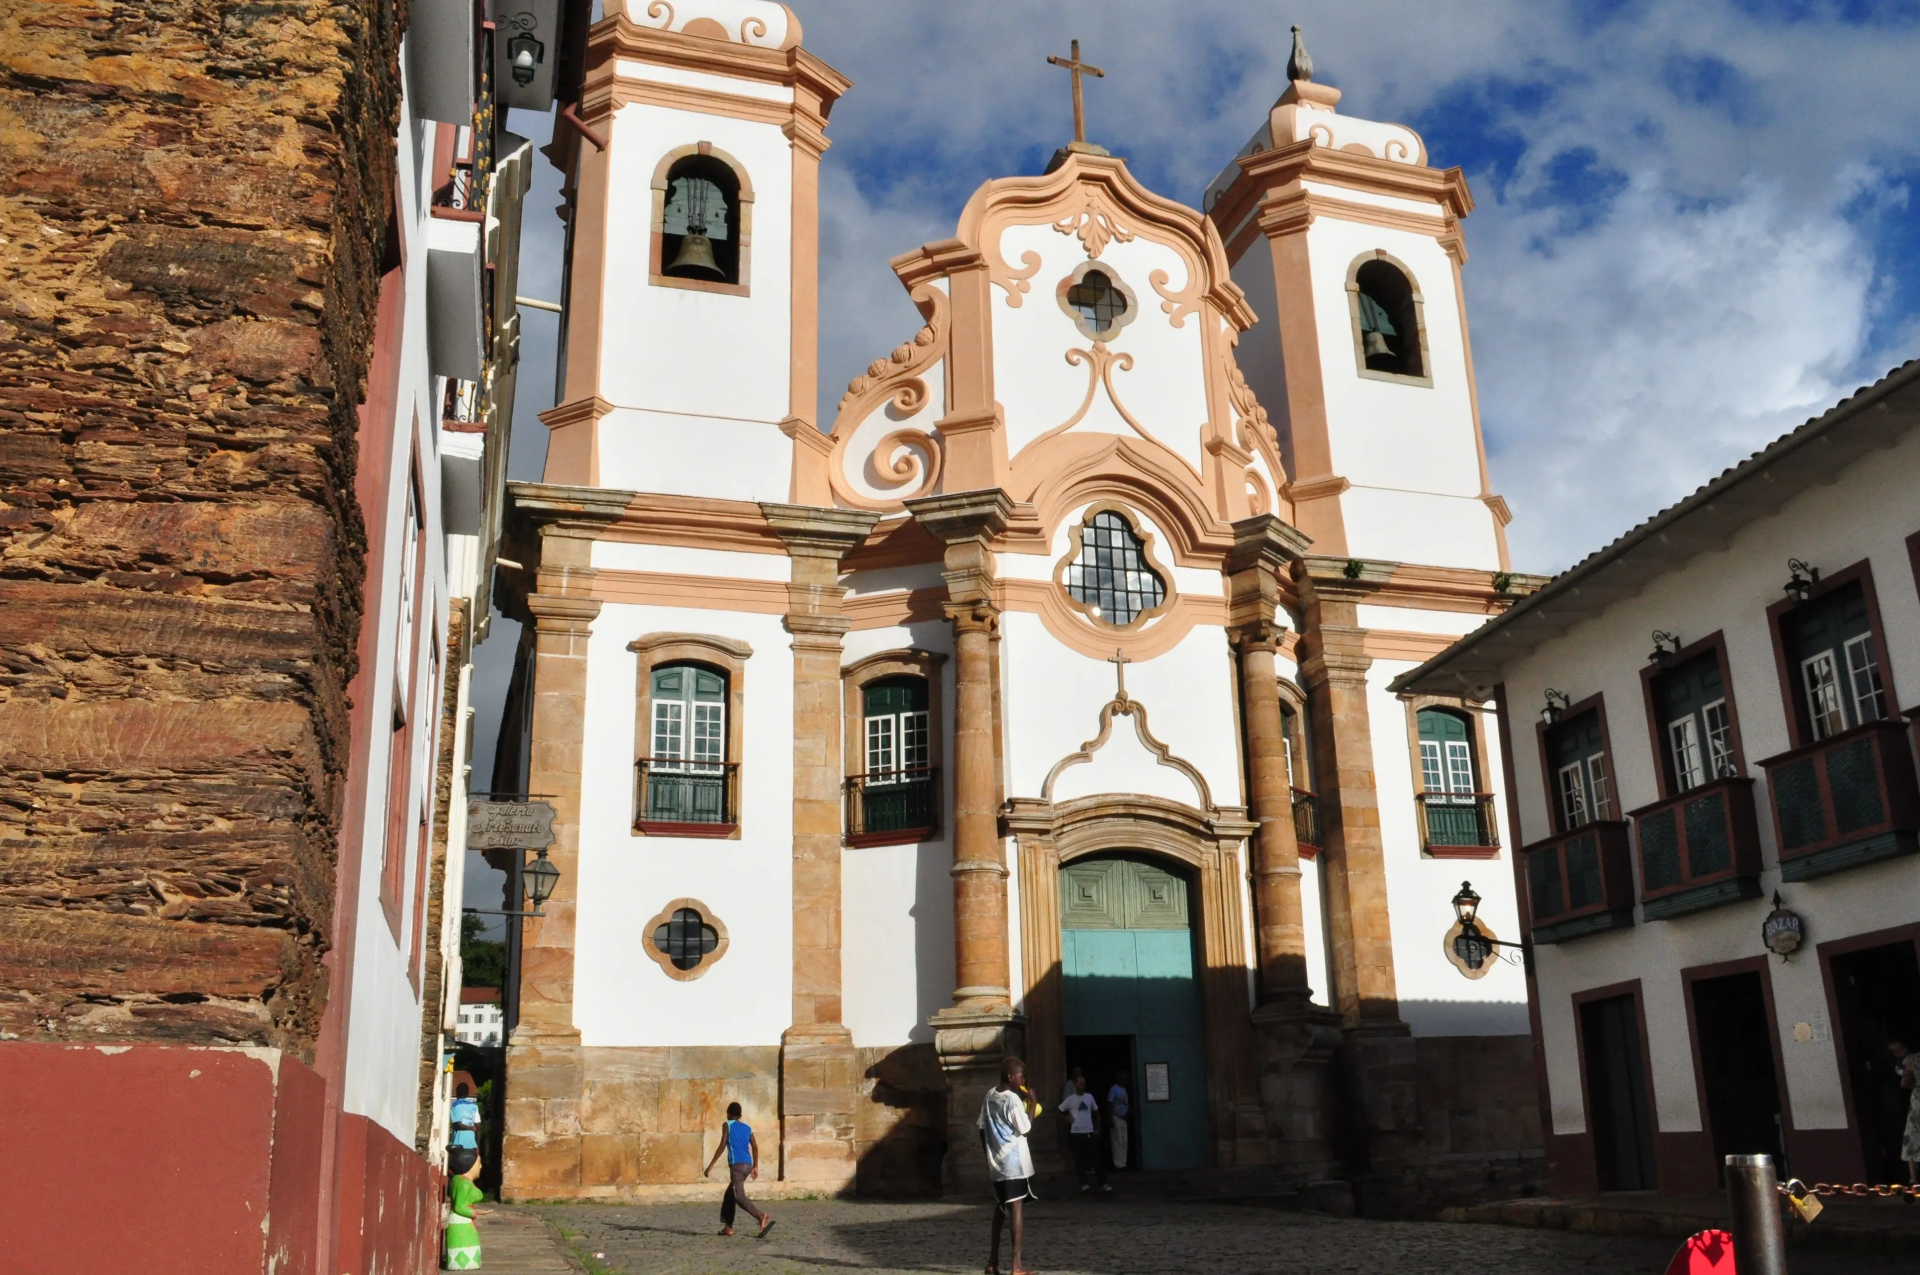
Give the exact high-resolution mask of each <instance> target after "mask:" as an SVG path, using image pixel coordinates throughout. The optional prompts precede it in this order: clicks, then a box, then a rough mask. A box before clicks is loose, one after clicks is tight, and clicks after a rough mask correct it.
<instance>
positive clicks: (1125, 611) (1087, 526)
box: [1061, 508, 1167, 628]
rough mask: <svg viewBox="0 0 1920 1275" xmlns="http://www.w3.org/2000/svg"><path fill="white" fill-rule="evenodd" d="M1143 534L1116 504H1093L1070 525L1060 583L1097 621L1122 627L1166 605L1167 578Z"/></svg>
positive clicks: (1091, 617)
mask: <svg viewBox="0 0 1920 1275" xmlns="http://www.w3.org/2000/svg"><path fill="white" fill-rule="evenodd" d="M1151 554H1152V547H1151V541H1150V539H1149V538H1146V537H1143V536H1141V535H1140V533H1139V532H1137V531H1135V530H1134V528H1133V524H1132V523H1131V522H1129V521H1128V520H1127V516H1126V515H1125V514H1123V513H1121V512H1120V511H1119V510H1118V509H1113V508H1095V509H1091V510H1088V511H1087V516H1086V518H1085V519H1084V520H1083V521H1082V522H1081V523H1080V525H1079V526H1077V527H1075V528H1074V529H1073V538H1072V545H1071V551H1070V553H1069V554H1068V557H1067V559H1066V561H1065V563H1064V564H1063V565H1064V567H1065V571H1064V572H1063V573H1062V578H1061V583H1062V584H1063V585H1064V586H1065V587H1066V591H1067V596H1068V597H1070V598H1072V599H1073V600H1074V601H1075V602H1077V603H1079V605H1080V609H1081V610H1083V611H1085V612H1086V613H1087V615H1088V617H1089V618H1090V619H1092V620H1094V621H1096V622H1097V623H1100V624H1110V625H1112V626H1114V627H1115V628H1126V627H1128V626H1129V625H1132V624H1136V623H1138V622H1139V621H1141V620H1143V619H1146V618H1147V617H1148V616H1151V615H1154V614H1155V613H1157V612H1158V611H1160V610H1161V609H1162V608H1163V607H1165V606H1166V602H1167V580H1166V576H1165V575H1164V574H1162V572H1161V571H1160V570H1158V569H1157V566H1156V564H1155V563H1153V562H1152V560H1151Z"/></svg>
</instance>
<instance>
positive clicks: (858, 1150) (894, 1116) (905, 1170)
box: [853, 1043, 947, 1197]
mask: <svg viewBox="0 0 1920 1275" xmlns="http://www.w3.org/2000/svg"><path fill="white" fill-rule="evenodd" d="M854 1052H855V1054H856V1056H857V1061H858V1065H859V1067H860V1077H861V1079H860V1089H859V1103H858V1105H857V1106H856V1107H855V1109H854V1134H853V1136H854V1155H855V1156H856V1157H857V1158H858V1163H859V1173H858V1176H857V1177H856V1179H855V1185H854V1189H855V1190H856V1191H857V1192H858V1193H859V1194H861V1195H866V1196H913V1197H937V1196H938V1195H939V1194H940V1164H941V1161H942V1159H943V1158H944V1157H945V1155H946V1151H947V1079H946V1076H945V1074H944V1073H943V1072H942V1071H941V1070H940V1057H939V1055H938V1054H936V1053H935V1052H934V1049H933V1046H932V1044H930V1043H929V1044H924V1045H900V1046H896V1047H893V1048H885V1047H881V1048H875V1047H871V1046H868V1047H862V1048H860V1049H857V1050H855V1051H854Z"/></svg>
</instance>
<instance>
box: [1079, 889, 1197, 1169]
mask: <svg viewBox="0 0 1920 1275" xmlns="http://www.w3.org/2000/svg"><path fill="white" fill-rule="evenodd" d="M1059 889H1060V975H1061V981H1060V993H1061V1025H1062V1027H1063V1028H1064V1029H1065V1036H1066V1063H1067V1066H1068V1068H1069V1069H1071V1068H1072V1067H1075V1066H1079V1067H1082V1068H1083V1069H1084V1070H1085V1071H1086V1075H1087V1083H1088V1087H1089V1089H1090V1090H1091V1091H1092V1092H1093V1093H1094V1094H1095V1095H1096V1096H1097V1097H1098V1098H1099V1099H1100V1102H1101V1106H1102V1109H1103V1110H1105V1109H1106V1107H1107V1100H1106V1098H1107V1089H1108V1087H1109V1086H1110V1085H1112V1084H1113V1082H1114V1078H1115V1076H1116V1075H1117V1074H1119V1075H1125V1076H1126V1078H1127V1090H1128V1092H1129V1094H1130V1095H1131V1096H1132V1103H1131V1108H1132V1109H1131V1112H1130V1115H1129V1121H1128V1123H1129V1126H1130V1131H1131V1137H1130V1138H1129V1141H1130V1143H1131V1144H1132V1148H1131V1153H1130V1154H1129V1156H1128V1159H1129V1161H1130V1166H1129V1167H1134V1168H1145V1169H1192V1168H1198V1167H1200V1166H1202V1165H1204V1164H1205V1163H1206V1162H1207V1145H1208V1119H1207V1047H1206V1036H1205V1026H1204V1019H1203V1015H1202V1013H1201V996H1200V984H1199V981H1198V979H1197V978H1196V977H1195V968H1196V954H1195V950H1194V933H1193V931H1194V926H1193V909H1192V906H1191V903H1190V899H1191V896H1192V888H1191V885H1190V883H1189V880H1188V878H1187V876H1186V875H1185V874H1184V873H1182V872H1179V871H1176V870H1172V869H1171V865H1165V864H1160V863H1156V862H1154V861H1153V860H1151V859H1149V858H1147V857H1146V856H1144V855H1131V854H1115V855H1102V856H1099V857H1094V858H1085V859H1079V860H1076V861H1074V862H1072V863H1069V864H1066V865H1064V866H1063V867H1061V868H1060V883H1059Z"/></svg>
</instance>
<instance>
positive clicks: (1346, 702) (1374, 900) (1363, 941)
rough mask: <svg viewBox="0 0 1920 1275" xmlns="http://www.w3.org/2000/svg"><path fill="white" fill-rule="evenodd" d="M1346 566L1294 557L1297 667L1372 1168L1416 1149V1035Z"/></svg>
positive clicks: (1363, 577)
mask: <svg viewBox="0 0 1920 1275" xmlns="http://www.w3.org/2000/svg"><path fill="white" fill-rule="evenodd" d="M1350 569H1351V567H1350V564H1349V562H1348V561H1346V560H1344V559H1328V558H1308V559H1306V560H1305V561H1304V563H1303V564H1302V569H1301V571H1300V572H1299V576H1298V579H1299V584H1300V589H1301V597H1302V600H1303V601H1304V602H1305V604H1306V608H1307V618H1308V632H1307V633H1306V634H1305V635H1303V641H1302V652H1303V655H1304V658H1303V659H1302V660H1301V663H1300V673H1301V679H1302V681H1303V682H1304V683H1305V687H1306V690H1307V693H1308V699H1309V711H1311V712H1312V714H1313V727H1314V760H1315V765H1316V768H1317V770H1318V773H1319V776H1320V800H1321V805H1320V813H1321V820H1322V824H1323V829H1322V836H1323V838H1324V840H1325V843H1326V844H1325V845H1324V846H1323V848H1322V853H1323V854H1324V856H1325V864H1326V894H1327V918H1328V930H1329V937H1330V938H1331V944H1330V946H1331V947H1332V949H1333V982H1334V993H1335V998H1334V1003H1335V1005H1336V1007H1337V1008H1338V1009H1339V1011H1340V1019H1341V1025H1342V1029H1343V1032H1344V1036H1345V1040H1344V1043H1343V1044H1342V1047H1341V1065H1342V1070H1343V1071H1344V1073H1345V1077H1346V1090H1347V1097H1348V1102H1349V1103H1350V1104H1351V1106H1352V1108H1353V1112H1354V1117H1355V1122H1356V1124H1357V1125H1358V1132H1359V1134H1360V1138H1361V1141H1360V1144H1359V1146H1358V1147H1356V1150H1357V1151H1359V1152H1361V1153H1362V1154H1364V1157H1365V1160H1366V1164H1367V1167H1368V1168H1369V1169H1370V1170H1371V1172H1372V1173H1373V1174H1375V1175H1378V1174H1380V1173H1382V1172H1387V1171H1390V1169H1391V1166H1392V1165H1393V1164H1394V1163H1395V1162H1397V1161H1400V1160H1403V1159H1404V1158H1405V1157H1406V1156H1407V1155H1408V1154H1409V1153H1411V1152H1412V1151H1413V1150H1415V1149H1416V1148H1417V1144H1418V1139H1419V1131H1420V1109H1419V1095H1418V1091H1417V1089H1416V1087H1415V1080H1416V1075H1415V1066H1414V1055H1413V1050H1414V1044H1413V1039H1412V1037H1411V1035H1410V1034H1409V1032H1408V1030H1407V1027H1406V1024H1405V1023H1403V1022H1401V1021H1400V1005H1399V997H1398V993H1397V991H1396V988H1395V984H1394V972H1393V934H1392V928H1391V924H1390V922H1389V919H1388V916H1387V875H1386V850H1385V844H1384V842H1383V840H1382V838H1381V833H1380V801H1379V793H1378V790H1377V787H1376V785H1375V781H1374V771H1373V737H1372V731H1371V729H1370V727H1369V719H1368V715H1367V713H1368V708H1367V671H1368V669H1369V668H1370V667H1371V666H1372V663H1373V661H1372V659H1371V658H1370V657H1369V656H1368V655H1367V654H1366V653H1365V650H1364V640H1365V637H1366V632H1365V630H1363V629H1362V628H1360V626H1359V618H1358V616H1359V613H1358V603H1359V600H1360V599H1361V598H1363V597H1364V596H1365V593H1366V591H1367V589H1368V588H1369V587H1370V585H1369V582H1368V571H1367V568H1366V566H1365V564H1362V566H1361V572H1360V574H1359V576H1357V577H1354V576H1349V575H1348V571H1349V570H1350ZM1329 816H1331V817H1330V818H1329ZM1356 1167H1358V1166H1356Z"/></svg>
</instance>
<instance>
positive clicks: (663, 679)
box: [652, 664, 727, 774]
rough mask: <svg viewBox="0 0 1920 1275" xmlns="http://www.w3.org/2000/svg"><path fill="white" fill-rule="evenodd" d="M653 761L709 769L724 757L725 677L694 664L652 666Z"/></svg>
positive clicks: (683, 768) (666, 766)
mask: <svg viewBox="0 0 1920 1275" xmlns="http://www.w3.org/2000/svg"><path fill="white" fill-rule="evenodd" d="M652 699H653V765H654V768H655V769H656V770H677V771H686V772H690V773H694V774H700V773H710V772H712V771H715V770H717V769H719V767H720V765H721V764H722V763H723V762H725V761H726V760H727V679H726V677H725V676H724V675H722V674H720V673H718V672H716V671H715V670H713V669H710V668H705V667H703V666H701V665H698V664H669V665H666V666H664V667H662V668H656V669H655V670H654V671H653V696H652Z"/></svg>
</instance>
